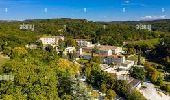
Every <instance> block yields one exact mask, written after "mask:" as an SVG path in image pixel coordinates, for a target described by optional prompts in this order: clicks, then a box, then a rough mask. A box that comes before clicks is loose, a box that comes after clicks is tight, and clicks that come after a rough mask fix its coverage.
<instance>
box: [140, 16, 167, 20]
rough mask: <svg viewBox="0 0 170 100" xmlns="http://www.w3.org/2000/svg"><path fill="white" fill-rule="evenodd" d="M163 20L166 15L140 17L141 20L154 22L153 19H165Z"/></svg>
mask: <svg viewBox="0 0 170 100" xmlns="http://www.w3.org/2000/svg"><path fill="white" fill-rule="evenodd" d="M165 18H166V15H161V16H144V17H141V19H142V20H155V19H165Z"/></svg>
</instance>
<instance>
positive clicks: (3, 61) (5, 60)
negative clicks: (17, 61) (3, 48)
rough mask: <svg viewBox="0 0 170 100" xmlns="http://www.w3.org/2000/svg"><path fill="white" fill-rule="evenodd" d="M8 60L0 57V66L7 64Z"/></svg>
mask: <svg viewBox="0 0 170 100" xmlns="http://www.w3.org/2000/svg"><path fill="white" fill-rule="evenodd" d="M8 60H9V58H4V57H2V56H1V55H0V66H2V65H3V64H4V63H5V62H7V61H8Z"/></svg>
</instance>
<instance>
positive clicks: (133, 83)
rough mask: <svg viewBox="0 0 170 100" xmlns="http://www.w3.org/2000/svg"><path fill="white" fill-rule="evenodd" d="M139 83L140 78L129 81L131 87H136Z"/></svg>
mask: <svg viewBox="0 0 170 100" xmlns="http://www.w3.org/2000/svg"><path fill="white" fill-rule="evenodd" d="M140 83H141V81H140V80H138V79H133V80H132V81H130V83H129V84H130V85H131V86H132V87H137V86H138V85H139V84H140Z"/></svg>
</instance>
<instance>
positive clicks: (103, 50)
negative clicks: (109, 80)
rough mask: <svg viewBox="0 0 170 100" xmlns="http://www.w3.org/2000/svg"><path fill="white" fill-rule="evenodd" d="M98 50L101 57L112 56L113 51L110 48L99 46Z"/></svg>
mask: <svg viewBox="0 0 170 100" xmlns="http://www.w3.org/2000/svg"><path fill="white" fill-rule="evenodd" d="M98 49H99V54H100V55H106V56H111V55H112V50H111V49H110V48H107V47H106V46H99V47H98Z"/></svg>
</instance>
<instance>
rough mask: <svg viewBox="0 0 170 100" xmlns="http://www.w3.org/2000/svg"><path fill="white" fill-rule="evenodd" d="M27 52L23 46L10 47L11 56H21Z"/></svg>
mask: <svg viewBox="0 0 170 100" xmlns="http://www.w3.org/2000/svg"><path fill="white" fill-rule="evenodd" d="M27 53H28V51H27V50H26V49H25V48H24V47H15V48H14V49H12V58H14V57H20V58H22V57H24V56H26V54H27Z"/></svg>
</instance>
